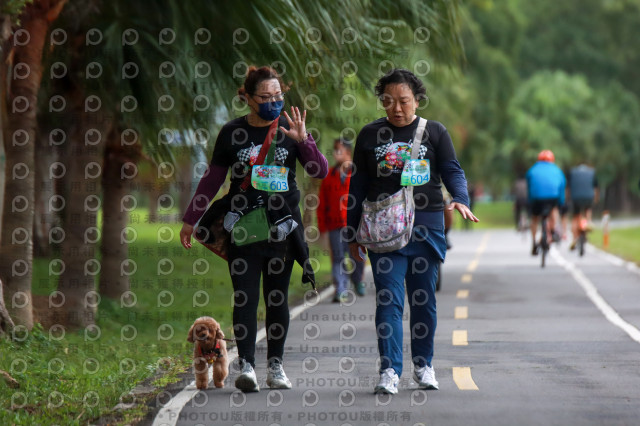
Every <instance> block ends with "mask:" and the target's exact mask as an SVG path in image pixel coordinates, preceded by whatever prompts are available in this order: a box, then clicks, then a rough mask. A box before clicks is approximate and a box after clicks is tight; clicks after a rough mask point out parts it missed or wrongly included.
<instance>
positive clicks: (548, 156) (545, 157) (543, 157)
mask: <svg viewBox="0 0 640 426" xmlns="http://www.w3.org/2000/svg"><path fill="white" fill-rule="evenodd" d="M538 161H547V162H549V163H553V162H555V161H556V157H555V155H553V152H551V151H549V150H548V149H545V150H544V151H540V154H538Z"/></svg>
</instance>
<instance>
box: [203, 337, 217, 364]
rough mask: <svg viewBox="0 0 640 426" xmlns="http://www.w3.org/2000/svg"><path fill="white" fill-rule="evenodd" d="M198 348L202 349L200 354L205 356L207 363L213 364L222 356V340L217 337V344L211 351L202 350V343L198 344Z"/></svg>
mask: <svg viewBox="0 0 640 426" xmlns="http://www.w3.org/2000/svg"><path fill="white" fill-rule="evenodd" d="M198 349H200V354H199V356H201V357H202V358H204V359H205V360H206V361H207V363H209V364H213V363H214V362H216V360H217V359H219V358H222V357H223V355H222V352H221V351H220V340H219V339H216V346H215V347H214V348H213V349H211V351H209V352H207V353H205V352H204V351H203V350H202V347H201V346H200V345H198Z"/></svg>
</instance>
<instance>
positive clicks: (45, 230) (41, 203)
mask: <svg viewBox="0 0 640 426" xmlns="http://www.w3.org/2000/svg"><path fill="white" fill-rule="evenodd" d="M37 139H38V140H37V142H38V155H37V156H36V158H35V162H36V181H35V215H34V218H33V219H34V220H33V254H34V256H35V257H49V256H50V255H51V244H50V242H49V231H50V230H51V228H52V227H53V226H54V225H55V224H57V223H58V216H57V214H56V212H54V211H52V210H51V209H50V203H49V200H50V199H51V197H52V196H53V195H54V194H55V191H54V179H50V178H49V168H50V166H51V165H52V164H53V163H54V162H55V161H56V158H57V156H56V150H55V149H52V147H50V146H48V141H49V140H48V138H47V137H46V135H44V134H40V135H39V136H38V138H37Z"/></svg>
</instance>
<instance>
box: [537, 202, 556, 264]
mask: <svg viewBox="0 0 640 426" xmlns="http://www.w3.org/2000/svg"><path fill="white" fill-rule="evenodd" d="M551 210H553V209H552V208H548V207H545V208H544V210H543V211H542V214H541V215H540V216H541V217H542V220H541V221H540V226H541V227H542V229H541V232H540V234H541V236H540V242H539V243H538V247H539V248H540V251H541V253H540V258H541V265H540V267H541V268H544V266H545V263H546V258H547V253H548V252H549V248H550V244H549V238H548V234H547V221H548V219H549V215H550V214H551Z"/></svg>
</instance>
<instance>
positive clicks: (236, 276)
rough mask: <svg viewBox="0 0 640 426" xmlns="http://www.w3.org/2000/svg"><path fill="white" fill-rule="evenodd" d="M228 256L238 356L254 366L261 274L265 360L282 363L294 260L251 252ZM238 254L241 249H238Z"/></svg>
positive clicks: (287, 325) (232, 251) (231, 253)
mask: <svg viewBox="0 0 640 426" xmlns="http://www.w3.org/2000/svg"><path fill="white" fill-rule="evenodd" d="M235 251H236V250H230V253H229V273H230V275H231V282H232V283H233V290H234V293H233V295H234V298H233V332H234V334H235V338H236V343H237V346H238V357H240V358H244V359H245V360H246V361H247V362H249V363H250V364H251V365H252V366H253V367H255V351H256V334H257V332H258V302H259V300H260V275H262V277H263V282H262V294H263V297H264V303H265V308H266V318H265V326H266V329H267V359H268V360H271V359H273V358H276V359H278V360H279V361H280V362H282V356H283V354H284V344H285V340H286V338H287V332H288V331H289V303H288V299H289V280H290V278H291V270H292V269H293V263H294V261H293V259H287V260H286V261H283V260H282V259H280V258H273V257H271V256H264V255H261V254H260V253H259V250H258V253H255V252H254V253H252V255H251V256H250V257H249V256H247V252H246V251H245V250H241V251H242V252H244V253H237V252H236V253H234V252H235ZM239 251H240V250H239Z"/></svg>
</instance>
